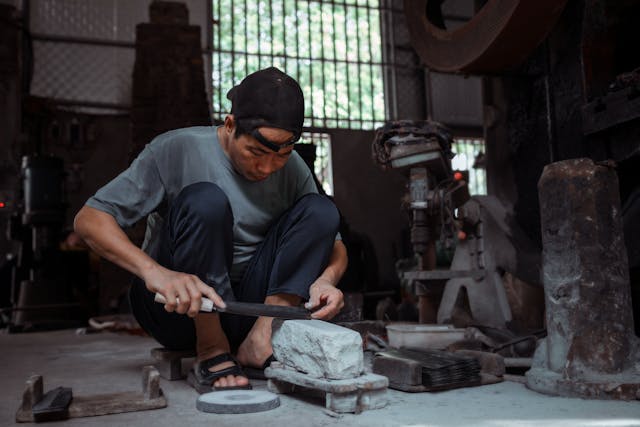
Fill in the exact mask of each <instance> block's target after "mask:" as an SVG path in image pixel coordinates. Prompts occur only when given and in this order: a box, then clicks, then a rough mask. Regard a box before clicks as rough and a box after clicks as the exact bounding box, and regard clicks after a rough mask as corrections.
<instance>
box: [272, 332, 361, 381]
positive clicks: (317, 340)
mask: <svg viewBox="0 0 640 427" xmlns="http://www.w3.org/2000/svg"><path fill="white" fill-rule="evenodd" d="M272 345H273V354H274V356H275V358H276V359H277V360H278V361H280V362H282V363H283V364H284V365H286V366H289V367H292V368H295V369H296V370H298V371H300V372H304V373H306V374H307V375H309V376H311V377H313V378H326V379H338V380H339V379H347V378H355V377H357V376H359V375H361V374H362V372H363V369H364V363H363V353H362V338H361V337H360V334H359V333H357V332H355V331H352V330H350V329H347V328H343V327H342V326H338V325H334V324H332V323H327V322H323V321H321V320H286V321H277V320H274V323H273V335H272Z"/></svg>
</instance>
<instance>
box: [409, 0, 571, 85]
mask: <svg viewBox="0 0 640 427" xmlns="http://www.w3.org/2000/svg"><path fill="white" fill-rule="evenodd" d="M442 3H443V0H404V10H405V15H406V18H407V23H408V26H409V32H410V34H411V41H412V44H413V46H414V48H415V49H416V51H417V52H418V55H419V56H420V58H421V59H422V61H424V63H425V64H426V65H427V67H429V68H431V69H433V70H436V71H442V72H450V73H451V72H460V73H465V74H495V73H499V72H501V71H503V70H504V69H505V68H508V67H511V66H514V65H518V64H520V63H522V62H523V61H524V60H525V59H526V58H527V56H529V54H530V53H531V51H532V50H533V49H534V48H535V47H536V46H538V45H539V44H540V43H541V42H542V41H543V40H544V39H545V37H546V36H547V34H548V33H549V31H550V30H551V28H552V27H553V25H554V24H555V23H556V21H557V20H558V17H559V16H560V13H561V12H562V10H563V9H564V6H565V4H566V3H567V0H488V1H487V3H486V4H485V5H484V6H483V7H482V8H481V9H480V10H479V11H478V12H477V13H476V15H475V16H474V17H473V18H471V20H469V22H467V23H466V24H464V25H462V26H461V27H459V28H456V29H455V30H452V31H447V30H446V29H445V28H444V25H443V22H442V14H441V11H440V6H441V4H442Z"/></svg>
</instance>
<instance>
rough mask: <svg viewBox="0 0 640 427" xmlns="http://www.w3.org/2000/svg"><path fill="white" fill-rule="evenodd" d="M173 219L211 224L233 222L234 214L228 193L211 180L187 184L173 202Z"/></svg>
mask: <svg viewBox="0 0 640 427" xmlns="http://www.w3.org/2000/svg"><path fill="white" fill-rule="evenodd" d="M171 216H172V219H173V220H187V221H189V222H194V223H198V224H204V225H209V226H218V225H223V224H224V225H229V224H233V214H232V211H231V205H230V204H229V199H228V198H227V195H226V194H225V193H224V191H222V189H221V188H220V187H218V186H217V185H216V184H213V183H211V182H198V183H195V184H191V185H188V186H186V187H185V188H183V189H182V191H180V193H179V194H178V196H177V197H176V198H175V200H174V201H173V203H172V206H171Z"/></svg>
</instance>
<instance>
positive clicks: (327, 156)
mask: <svg viewBox="0 0 640 427" xmlns="http://www.w3.org/2000/svg"><path fill="white" fill-rule="evenodd" d="M300 142H302V143H308V144H313V145H315V146H316V159H315V161H314V165H313V171H314V173H315V175H316V177H317V178H318V181H320V184H321V185H322V189H323V190H324V192H325V193H327V194H328V195H330V196H332V195H333V170H332V168H331V135H329V134H328V133H321V132H303V133H302V136H301V137H300Z"/></svg>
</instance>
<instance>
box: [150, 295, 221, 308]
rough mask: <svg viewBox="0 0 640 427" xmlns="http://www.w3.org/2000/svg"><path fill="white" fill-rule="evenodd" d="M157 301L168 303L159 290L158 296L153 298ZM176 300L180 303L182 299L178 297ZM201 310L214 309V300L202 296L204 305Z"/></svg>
mask: <svg viewBox="0 0 640 427" xmlns="http://www.w3.org/2000/svg"><path fill="white" fill-rule="evenodd" d="M153 300H154V301H155V302H159V303H160V304H166V303H167V299H166V298H165V297H163V296H162V294H160V293H159V292H156V296H155V297H154V298H153ZM176 301H177V302H178V303H179V302H180V300H179V299H178V298H176ZM200 311H207V312H211V311H214V306H213V301H211V300H210V299H209V298H205V297H202V305H201V306H200Z"/></svg>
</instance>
